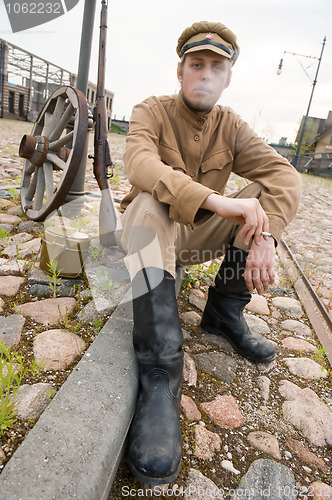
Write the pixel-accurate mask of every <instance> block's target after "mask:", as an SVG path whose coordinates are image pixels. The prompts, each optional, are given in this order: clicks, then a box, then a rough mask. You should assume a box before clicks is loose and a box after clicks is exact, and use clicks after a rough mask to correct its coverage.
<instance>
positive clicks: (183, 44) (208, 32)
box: [176, 21, 240, 64]
mask: <svg viewBox="0 0 332 500" xmlns="http://www.w3.org/2000/svg"><path fill="white" fill-rule="evenodd" d="M198 50H212V51H213V52H216V53H217V54H220V55H222V56H224V57H227V58H228V59H230V60H231V61H232V62H233V64H234V63H235V61H236V59H237V58H238V56H239V52H240V48H239V46H238V45H237V43H236V36H235V35H234V33H233V32H232V31H231V30H230V29H228V28H227V26H225V25H224V24H221V23H214V22H209V21H200V22H197V23H194V24H193V25H192V26H190V27H189V28H186V29H185V30H184V31H183V33H182V34H181V36H180V38H179V40H178V44H177V47H176V52H177V54H178V56H179V57H180V58H182V57H184V56H185V55H186V54H188V53H189V52H196V51H198Z"/></svg>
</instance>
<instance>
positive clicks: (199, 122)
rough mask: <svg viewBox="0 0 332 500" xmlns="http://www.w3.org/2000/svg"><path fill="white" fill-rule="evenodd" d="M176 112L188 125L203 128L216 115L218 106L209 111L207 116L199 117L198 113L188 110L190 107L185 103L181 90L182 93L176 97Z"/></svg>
mask: <svg viewBox="0 0 332 500" xmlns="http://www.w3.org/2000/svg"><path fill="white" fill-rule="evenodd" d="M176 110H177V112H178V113H179V114H180V115H181V116H182V117H183V118H184V119H185V121H186V122H187V123H188V124H190V125H193V126H194V127H198V128H201V127H202V126H203V125H205V123H206V122H207V121H208V120H211V118H212V117H213V116H214V115H215V113H216V106H214V107H213V108H212V109H211V111H209V113H207V114H206V115H205V116H202V115H199V114H198V113H195V112H194V111H192V110H191V109H190V108H188V106H187V105H186V103H185V102H184V99H183V93H182V90H180V92H179V93H178V94H177V96H176Z"/></svg>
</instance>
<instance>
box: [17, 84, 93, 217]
mask: <svg viewBox="0 0 332 500" xmlns="http://www.w3.org/2000/svg"><path fill="white" fill-rule="evenodd" d="M68 125H69V126H71V127H72V130H71V131H70V132H68V129H67V127H68ZM66 129H67V130H66ZM87 131H88V106H87V103H86V99H85V96H84V95H83V93H82V92H81V91H80V90H77V89H74V88H72V87H68V86H66V87H60V88H59V89H57V90H56V91H55V92H54V93H53V94H52V95H51V96H50V98H49V99H48V101H47V102H46V103H45V105H44V107H43V109H42V110H41V112H40V114H39V116H38V119H37V121H36V123H35V125H34V127H33V130H32V132H31V135H24V136H23V138H22V140H21V144H20V150H19V154H20V156H22V157H23V158H25V159H26V160H25V162H24V166H23V175H22V181H21V205H22V209H23V211H24V213H25V214H26V215H27V216H28V217H29V219H32V220H34V221H44V220H45V219H46V217H47V216H48V215H49V214H51V213H52V212H53V211H54V210H56V209H58V208H59V207H60V206H61V205H62V204H63V203H64V202H65V198H66V196H67V194H68V193H69V191H70V188H71V186H72V184H73V181H74V179H75V176H76V174H77V172H78V168H79V165H80V162H81V159H82V155H83V153H84V146H85V141H86V138H87Z"/></svg>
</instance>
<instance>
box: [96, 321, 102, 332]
mask: <svg viewBox="0 0 332 500" xmlns="http://www.w3.org/2000/svg"><path fill="white" fill-rule="evenodd" d="M102 324H103V318H98V319H95V321H94V325H95V328H96V330H97V331H98V332H99V330H100V329H101V327H102Z"/></svg>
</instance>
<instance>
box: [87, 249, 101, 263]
mask: <svg viewBox="0 0 332 500" xmlns="http://www.w3.org/2000/svg"><path fill="white" fill-rule="evenodd" d="M89 251H90V255H91V258H92V259H93V260H94V261H97V260H98V259H99V257H100V256H101V254H102V253H103V247H102V246H99V247H97V248H94V247H90V250H89Z"/></svg>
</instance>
